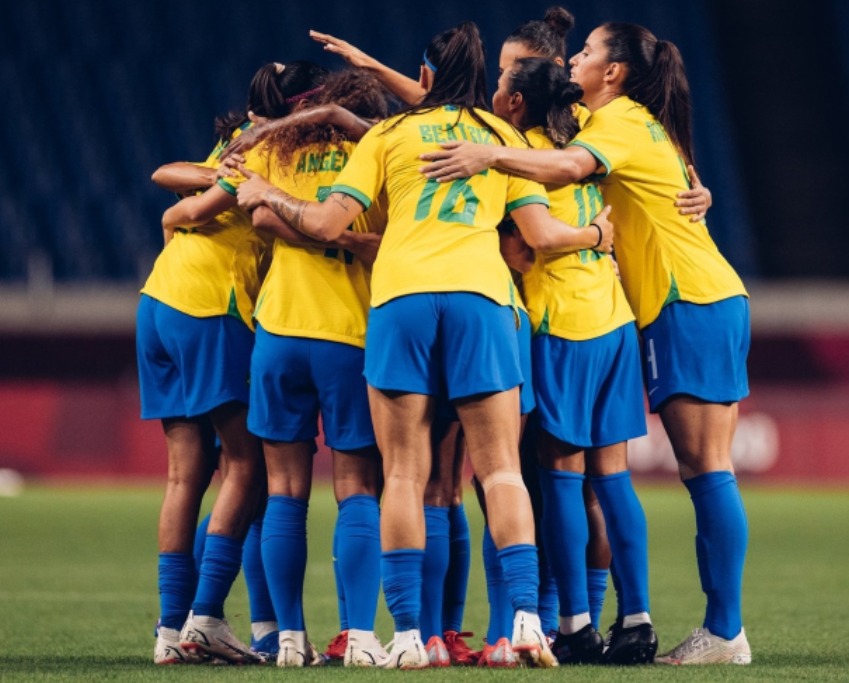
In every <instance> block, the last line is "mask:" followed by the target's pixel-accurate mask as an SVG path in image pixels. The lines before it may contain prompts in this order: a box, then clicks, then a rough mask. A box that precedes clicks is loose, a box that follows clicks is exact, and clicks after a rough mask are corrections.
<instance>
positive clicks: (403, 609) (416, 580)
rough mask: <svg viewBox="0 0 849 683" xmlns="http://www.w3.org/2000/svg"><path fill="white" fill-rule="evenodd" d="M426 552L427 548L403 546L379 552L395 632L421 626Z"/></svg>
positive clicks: (384, 587) (384, 593) (384, 591)
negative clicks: (423, 572)
mask: <svg viewBox="0 0 849 683" xmlns="http://www.w3.org/2000/svg"><path fill="white" fill-rule="evenodd" d="M424 554H425V553H424V550H418V549H415V548H402V549H400V550H389V551H386V552H384V553H382V554H381V556H380V574H381V577H382V578H383V595H384V597H385V598H386V606H387V607H388V608H389V613H390V614H391V615H392V618H393V620H394V621H395V631H396V632H399V633H400V632H402V631H410V630H412V629H418V628H419V623H420V622H419V619H420V616H421V611H422V564H423V563H424Z"/></svg>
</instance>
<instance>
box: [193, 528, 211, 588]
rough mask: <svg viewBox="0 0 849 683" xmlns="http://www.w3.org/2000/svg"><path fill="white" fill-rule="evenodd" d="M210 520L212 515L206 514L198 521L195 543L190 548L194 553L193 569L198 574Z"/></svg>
mask: <svg viewBox="0 0 849 683" xmlns="http://www.w3.org/2000/svg"><path fill="white" fill-rule="evenodd" d="M210 519H212V514H208V515H207V516H206V517H204V518H203V519H202V520H200V524H198V528H197V531H195V543H194V547H193V548H192V553H194V557H195V569H196V570H197V572H198V573H200V564H201V562H203V548H204V546H205V545H206V531H207V529H209V520H210Z"/></svg>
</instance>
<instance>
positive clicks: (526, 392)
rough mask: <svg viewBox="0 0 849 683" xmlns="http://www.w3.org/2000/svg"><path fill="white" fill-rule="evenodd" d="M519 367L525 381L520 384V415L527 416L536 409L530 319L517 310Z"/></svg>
mask: <svg viewBox="0 0 849 683" xmlns="http://www.w3.org/2000/svg"><path fill="white" fill-rule="evenodd" d="M518 333H519V367H520V368H522V377H523V378H524V379H525V381H524V382H523V383H522V389H521V394H520V396H519V400H520V401H521V410H520V412H521V414H522V415H527V414H528V413H530V412H531V411H532V410H533V409H534V408H535V407H536V400H535V399H534V380H533V376H534V375H533V368H532V365H531V356H532V355H533V354H532V351H531V338H532V337H533V333H532V332H531V319H530V317H529V316H528V314H527V313H525V311H523V310H522V309H519V330H518Z"/></svg>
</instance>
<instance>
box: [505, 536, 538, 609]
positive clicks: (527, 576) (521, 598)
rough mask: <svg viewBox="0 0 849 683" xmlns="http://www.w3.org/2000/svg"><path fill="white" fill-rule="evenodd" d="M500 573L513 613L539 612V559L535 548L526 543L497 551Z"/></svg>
mask: <svg viewBox="0 0 849 683" xmlns="http://www.w3.org/2000/svg"><path fill="white" fill-rule="evenodd" d="M498 559H499V561H500V562H501V573H502V575H503V576H504V583H505V585H506V586H507V594H508V595H509V596H510V604H511V605H512V607H513V612H514V613H516V612H518V611H519V610H522V611H523V612H531V613H533V614H537V613H538V612H539V557H538V551H537V547H536V546H535V545H530V544H526V543H517V544H516V545H509V546H506V547H504V548H502V549H501V550H499V551H498Z"/></svg>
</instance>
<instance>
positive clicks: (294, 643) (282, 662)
mask: <svg viewBox="0 0 849 683" xmlns="http://www.w3.org/2000/svg"><path fill="white" fill-rule="evenodd" d="M279 638H280V640H279V643H280V651H279V652H278V653H277V666H279V667H281V668H283V667H304V666H322V665H323V664H324V657H323V656H322V655H320V654H319V653H318V650H317V649H316V647H315V645H313V644H312V643H311V642H310V641H309V640H308V639H307V632H306V631H280V636H279Z"/></svg>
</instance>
